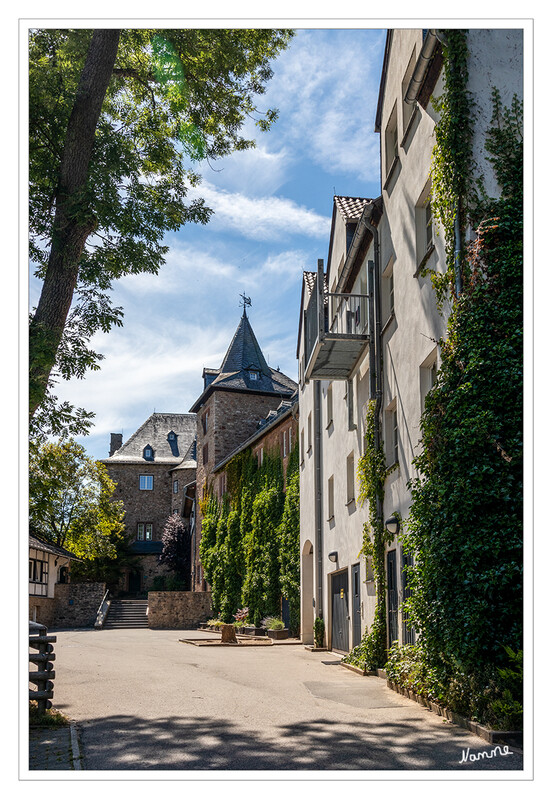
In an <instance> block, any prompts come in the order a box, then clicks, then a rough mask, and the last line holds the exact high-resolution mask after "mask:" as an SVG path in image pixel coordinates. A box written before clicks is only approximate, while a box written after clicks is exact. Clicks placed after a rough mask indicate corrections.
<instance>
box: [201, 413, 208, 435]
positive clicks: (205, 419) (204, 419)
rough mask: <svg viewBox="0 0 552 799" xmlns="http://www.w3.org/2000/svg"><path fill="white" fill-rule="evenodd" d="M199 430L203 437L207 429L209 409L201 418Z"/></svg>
mask: <svg viewBox="0 0 552 799" xmlns="http://www.w3.org/2000/svg"><path fill="white" fill-rule="evenodd" d="M201 428H202V430H203V435H205V433H206V432H207V430H208V429H209V409H207V410H206V411H205V413H204V414H203V416H202V417H201Z"/></svg>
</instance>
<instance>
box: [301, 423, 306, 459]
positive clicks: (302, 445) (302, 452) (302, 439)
mask: <svg viewBox="0 0 552 799" xmlns="http://www.w3.org/2000/svg"><path fill="white" fill-rule="evenodd" d="M304 461H305V431H304V430H301V463H304Z"/></svg>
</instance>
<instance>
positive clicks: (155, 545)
mask: <svg viewBox="0 0 552 799" xmlns="http://www.w3.org/2000/svg"><path fill="white" fill-rule="evenodd" d="M129 549H130V551H131V552H132V554H133V555H160V554H161V552H163V542H162V541H133V542H132V544H130V546H129Z"/></svg>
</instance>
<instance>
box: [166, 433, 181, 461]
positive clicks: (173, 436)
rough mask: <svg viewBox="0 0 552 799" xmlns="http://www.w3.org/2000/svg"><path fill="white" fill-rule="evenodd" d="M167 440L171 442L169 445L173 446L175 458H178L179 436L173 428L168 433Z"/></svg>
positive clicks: (172, 451) (172, 450)
mask: <svg viewBox="0 0 552 799" xmlns="http://www.w3.org/2000/svg"><path fill="white" fill-rule="evenodd" d="M167 441H168V442H169V447H170V448H171V453H172V454H173V455H174V457H175V458H178V456H179V454H180V453H179V452H178V436H177V435H176V433H175V432H174V430H171V432H170V433H169V434H168V435H167Z"/></svg>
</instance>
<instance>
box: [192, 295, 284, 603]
mask: <svg viewBox="0 0 552 799" xmlns="http://www.w3.org/2000/svg"><path fill="white" fill-rule="evenodd" d="M203 381H204V385H203V392H202V394H201V396H200V397H198V399H197V400H196V402H195V403H194V404H193V406H192V408H191V409H190V412H191V413H192V414H197V476H196V498H197V502H196V511H195V513H196V517H195V535H194V537H193V541H192V550H193V553H194V554H193V565H192V590H196V591H204V590H206V588H207V584H206V582H205V579H204V577H203V574H202V569H201V563H200V561H199V539H200V532H201V521H202V517H201V500H202V499H203V498H204V497H206V496H207V494H208V493H209V492H216V491H217V490H218V487H217V480H218V479H219V478H220V475H217V465H219V464H220V463H221V462H223V461H224V460H225V459H226V458H227V457H228V456H229V455H231V454H232V453H235V451H236V450H237V448H239V447H240V445H242V444H243V443H244V442H245V441H247V440H248V439H249V438H250V437H252V436H254V435H255V433H256V432H257V430H258V425H259V422H260V421H261V420H263V419H266V418H267V415H268V414H270V413H271V412H276V411H277V409H278V408H279V407H280V406H281V404H282V402H286V401H290V399H291V397H292V396H293V394H294V393H295V392H296V390H297V383H296V382H295V381H294V380H292V379H291V378H290V377H287V376H286V375H285V374H283V373H282V372H281V371H280V370H279V369H272V368H271V367H270V366H269V365H268V364H267V362H266V360H265V357H264V355H263V353H262V350H261V348H260V346H259V344H258V342H257V339H256V337H255V334H254V332H253V328H252V327H251V324H250V322H249V319H248V317H247V312H246V305H245V302H244V309H243V315H242V317H241V319H240V322H239V324H238V327H237V329H236V332H235V334H234V337H233V339H232V341H231V343H230V346H229V347H228V351H227V353H226V355H225V356H224V359H223V361H222V363H221V365H220V368H219V369H204V370H203ZM288 435H289V434H288Z"/></svg>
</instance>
